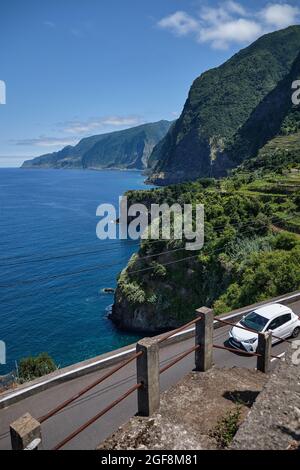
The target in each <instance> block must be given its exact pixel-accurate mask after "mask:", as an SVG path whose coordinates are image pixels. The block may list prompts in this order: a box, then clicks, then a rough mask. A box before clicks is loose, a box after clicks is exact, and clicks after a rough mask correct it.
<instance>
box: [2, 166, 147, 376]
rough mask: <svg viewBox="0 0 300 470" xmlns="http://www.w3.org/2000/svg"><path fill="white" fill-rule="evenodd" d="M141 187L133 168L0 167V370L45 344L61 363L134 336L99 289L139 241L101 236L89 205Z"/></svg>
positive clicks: (114, 200) (113, 278)
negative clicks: (0, 356) (3, 360)
mask: <svg viewBox="0 0 300 470" xmlns="http://www.w3.org/2000/svg"><path fill="white" fill-rule="evenodd" d="M141 188H144V189H145V186H144V184H143V176H142V175H140V174H139V173H138V172H134V171H127V172H122V171H115V170H112V171H80V170H78V171H77V170H30V169H27V170H21V169H0V340H2V341H4V342H5V343H6V348H7V364H6V365H0V375H1V374H4V373H6V372H8V371H10V370H11V369H13V368H14V366H15V361H18V360H19V359H20V358H22V357H27V356H30V355H37V354H39V353H41V352H44V351H47V352H48V353H49V354H50V355H51V356H52V357H53V358H54V359H55V361H56V363H57V364H58V365H59V366H60V367H63V366H66V365H69V364H72V363H74V362H78V361H81V360H84V359H87V358H90V357H93V356H95V355H98V354H101V353H103V352H106V351H110V350H113V349H116V348H119V347H121V346H124V345H126V344H129V343H131V342H133V341H135V340H136V339H137V337H136V336H135V335H131V334H126V333H124V332H120V331H118V330H117V329H116V328H115V327H114V325H113V324H112V323H111V321H110V320H108V319H107V308H108V307H109V305H111V304H112V301H113V296H112V295H108V294H104V293H102V291H101V290H102V289H103V288H104V287H114V286H115V285H116V277H117V275H118V273H119V272H120V271H121V270H122V269H123V267H124V266H125V265H126V264H127V261H128V259H129V258H130V256H131V255H132V253H134V252H135V251H137V249H138V242H136V241H135V242H134V241H129V240H125V241H124V240H113V241H112V240H105V241H100V240H99V239H98V238H97V237H96V225H97V222H98V221H99V218H97V217H96V208H97V206H98V205H99V204H101V203H104V202H105V203H113V204H115V205H116V206H117V204H118V198H119V196H121V195H122V194H123V193H124V192H125V191H126V190H128V189H141Z"/></svg>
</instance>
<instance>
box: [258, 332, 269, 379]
mask: <svg viewBox="0 0 300 470" xmlns="http://www.w3.org/2000/svg"><path fill="white" fill-rule="evenodd" d="M271 348H272V333H271V332H267V333H259V335H258V345H257V351H256V352H257V354H260V356H257V366H256V368H257V370H260V371H261V372H264V373H265V374H267V373H268V372H269V371H270V366H271Z"/></svg>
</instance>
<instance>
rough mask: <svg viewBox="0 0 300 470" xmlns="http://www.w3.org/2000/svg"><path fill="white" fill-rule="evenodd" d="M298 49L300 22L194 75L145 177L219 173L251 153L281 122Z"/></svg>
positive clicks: (165, 180)
mask: <svg viewBox="0 0 300 470" xmlns="http://www.w3.org/2000/svg"><path fill="white" fill-rule="evenodd" d="M299 50H300V26H291V27H289V28H287V29H284V30H281V31H276V32H274V33H271V34H267V35H265V36H263V37H261V38H260V39H258V40H257V41H255V42H254V43H253V44H252V45H250V46H249V47H247V48H245V49H243V50H241V51H240V52H239V53H237V54H235V55H234V56H233V57H232V58H231V59H230V60H228V61H227V62H226V63H224V64H223V65H221V66H220V67H217V68H214V69H212V70H209V71H207V72H205V73H203V74H202V75H201V76H200V77H199V78H197V79H196V80H195V82H194V83H193V85H192V87H191V89H190V92H189V96H188V99H187V101H186V103H185V106H184V109H183V112H182V114H181V116H180V117H179V119H178V120H177V121H176V122H175V123H174V125H173V126H172V127H171V128H170V130H169V132H168V133H167V134H166V136H165V137H164V139H163V140H162V141H161V142H159V143H158V145H157V146H156V147H155V148H154V149H153V152H152V155H151V156H150V158H149V165H150V166H151V167H152V168H153V172H152V176H151V177H150V181H152V182H155V183H157V184H169V183H176V182H181V181H186V180H193V179H196V178H198V177H211V176H215V177H218V176H222V175H225V174H226V172H227V170H228V169H231V168H233V167H235V166H237V164H238V163H240V162H241V161H242V160H243V159H245V158H250V157H253V156H255V153H257V151H258V150H259V148H260V147H261V146H263V145H264V144H265V143H266V141H267V140H268V139H270V138H272V137H273V136H274V135H276V133H277V132H278V131H279V130H280V128H281V125H282V124H283V123H282V121H283V120H284V119H285V116H286V113H287V105H288V103H289V104H290V101H287V99H286V97H287V96H288V94H289V99H290V97H291V93H292V92H291V83H289V80H290V78H291V75H290V74H292V76H293V77H294V76H295V75H297V73H298V71H297V64H296V65H295V64H294V63H295V60H296V58H297V55H298V54H299ZM297 60H299V59H297ZM293 64H294V70H292V67H293ZM285 78H288V79H287V81H285V82H282V81H283V80H284V79H285ZM298 78H300V77H298ZM284 87H286V88H284ZM283 102H284V103H285V105H284V109H283V108H281V104H283ZM266 119H268V120H266Z"/></svg>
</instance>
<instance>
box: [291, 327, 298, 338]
mask: <svg viewBox="0 0 300 470" xmlns="http://www.w3.org/2000/svg"><path fill="white" fill-rule="evenodd" d="M299 333H300V327H299V326H297V327H296V328H295V329H294V331H293V334H292V338H297V336H298V335H299Z"/></svg>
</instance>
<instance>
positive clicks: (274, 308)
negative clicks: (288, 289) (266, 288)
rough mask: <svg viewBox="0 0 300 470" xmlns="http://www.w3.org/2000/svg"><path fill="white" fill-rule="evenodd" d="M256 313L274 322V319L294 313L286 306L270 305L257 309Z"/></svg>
mask: <svg viewBox="0 0 300 470" xmlns="http://www.w3.org/2000/svg"><path fill="white" fill-rule="evenodd" d="M254 312H255V313H258V314H259V315H261V316H262V317H265V318H267V319H268V320H272V319H273V318H276V317H278V315H283V314H284V313H292V310H291V309H290V308H289V307H287V306H286V305H282V304H268V305H263V306H262V307H259V308H256V309H255V310H254Z"/></svg>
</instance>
